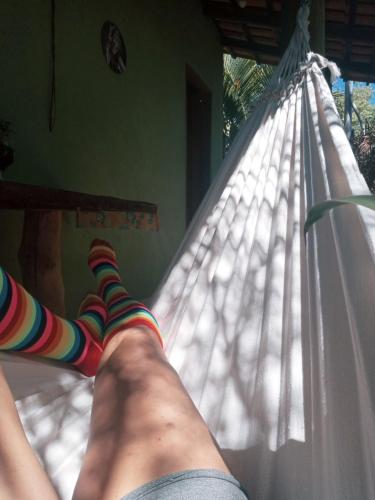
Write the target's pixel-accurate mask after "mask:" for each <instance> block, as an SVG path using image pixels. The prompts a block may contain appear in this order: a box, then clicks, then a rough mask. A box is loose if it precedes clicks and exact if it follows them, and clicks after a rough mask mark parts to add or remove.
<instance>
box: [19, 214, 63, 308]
mask: <svg viewBox="0 0 375 500" xmlns="http://www.w3.org/2000/svg"><path fill="white" fill-rule="evenodd" d="M61 227H62V213H61V212H60V211H58V210H53V211H42V210H38V211H35V210H25V215H24V224H23V233H22V241H21V246H20V249H19V251H18V260H19V262H20V266H21V271H22V283H23V286H24V287H25V288H26V290H27V291H28V292H29V293H31V294H32V295H33V296H34V297H35V298H37V299H38V300H39V302H41V303H42V304H43V305H45V306H46V307H48V309H50V310H51V311H52V312H54V313H55V314H58V315H59V316H65V300H64V282H63V276H62V271H61Z"/></svg>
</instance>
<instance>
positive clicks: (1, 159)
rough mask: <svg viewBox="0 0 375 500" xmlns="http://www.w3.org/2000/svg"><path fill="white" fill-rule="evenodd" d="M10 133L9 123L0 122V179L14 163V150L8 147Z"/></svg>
mask: <svg viewBox="0 0 375 500" xmlns="http://www.w3.org/2000/svg"><path fill="white" fill-rule="evenodd" d="M11 133H12V130H11V128H10V122H8V121H6V120H0V179H2V178H3V172H4V170H5V169H6V168H7V167H9V165H11V164H12V163H13V161H14V150H13V148H12V147H11V146H10V145H9V137H10V135H11Z"/></svg>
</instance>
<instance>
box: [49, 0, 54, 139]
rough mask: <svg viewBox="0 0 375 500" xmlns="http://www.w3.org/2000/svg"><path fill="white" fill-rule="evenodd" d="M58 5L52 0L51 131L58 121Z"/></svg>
mask: <svg viewBox="0 0 375 500" xmlns="http://www.w3.org/2000/svg"><path fill="white" fill-rule="evenodd" d="M55 18H56V6H55V0H51V61H52V75H51V98H50V107H49V131H50V132H52V130H53V128H54V126H55V121H56V33H55V20H56V19H55Z"/></svg>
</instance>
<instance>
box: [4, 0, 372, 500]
mask: <svg viewBox="0 0 375 500" xmlns="http://www.w3.org/2000/svg"><path fill="white" fill-rule="evenodd" d="M307 17H308V7H307V6H306V5H304V6H303V7H302V8H301V9H300V12H299V14H298V23H297V28H296V31H295V33H294V35H293V37H292V40H291V43H290V46H289V48H288V50H287V51H286V53H285V55H284V57H283V59H282V61H281V63H280V65H279V67H278V68H277V70H276V72H275V74H274V77H273V80H272V82H271V85H270V88H269V90H268V91H267V92H266V95H265V97H264V99H263V100H262V102H261V103H260V104H259V106H258V108H257V109H256V110H255V112H254V113H253V115H252V117H251V119H250V120H249V121H248V122H247V123H246V124H245V125H244V127H243V129H242V132H241V133H240V134H239V137H238V138H237V140H236V143H235V145H234V146H233V148H232V150H231V152H230V153H229V154H228V156H227V158H226V160H225V162H224V164H223V166H222V168H221V171H220V173H219V175H218V177H217V179H216V180H215V181H214V183H213V185H212V187H211V189H210V191H209V193H208V194H207V196H206V198H205V200H204V202H203V203H202V206H201V207H200V209H199V211H198V213H197V215H196V217H195V219H194V220H193V222H192V224H191V226H190V228H189V230H188V232H187V234H186V237H185V239H184V241H183V242H182V244H181V247H180V249H179V251H178V252H177V255H176V257H175V259H174V262H173V263H172V265H171V267H170V269H169V271H168V272H167V275H166V277H165V279H164V281H163V282H162V284H161V286H160V288H159V290H158V291H157V293H156V294H155V297H154V307H153V311H154V312H155V314H156V316H157V317H158V319H159V320H160V324H161V327H162V330H163V331H164V332H165V334H166V338H167V351H168V353H169V357H170V360H171V362H172V364H173V365H174V366H175V367H176V369H177V370H178V372H179V373H180V375H181V377H182V380H183V382H184V384H185V385H186V387H187V389H188V391H189V393H190V394H191V396H192V398H193V399H194V401H195V403H196V405H197V406H198V408H199V409H200V411H201V413H202V414H203V416H204V418H205V419H206V421H207V422H208V424H209V426H210V428H211V430H212V432H213V434H214V435H215V437H216V439H217V440H218V442H219V445H220V447H221V448H222V450H223V454H224V456H225V459H226V460H227V462H228V464H229V465H230V467H231V469H232V471H233V473H234V475H236V476H237V477H238V478H239V480H240V481H241V482H242V483H243V484H244V486H245V487H246V488H247V489H248V491H249V492H250V494H251V497H252V498H253V499H254V500H271V499H272V500H273V499H275V500H284V499H285V500H286V499H288V500H290V499H298V500H304V499H306V500H343V499H351V500H358V499H361V500H362V499H363V500H367V499H368V500H370V499H372V498H375V479H374V474H373V471H374V470H375V423H374V397H375V396H374V394H375V363H374V360H375V336H374V325H375V307H374V305H373V302H374V297H375V266H374V255H375V254H374V241H375V217H374V215H373V213H372V212H370V211H368V210H366V209H360V210H358V209H357V208H355V207H345V208H340V209H338V210H336V211H335V212H333V213H331V214H330V216H328V217H326V218H325V219H323V220H322V221H320V222H319V223H318V224H317V225H316V227H314V228H313V229H312V230H311V231H310V233H311V234H309V235H308V237H307V241H306V244H305V241H304V238H303V223H304V221H305V218H306V213H307V211H308V209H309V207H311V206H312V205H313V204H315V203H317V202H319V201H323V200H326V199H329V198H337V197H342V196H346V195H351V194H368V188H367V187H366V185H365V182H364V180H363V178H362V176H361V174H360V173H359V170H358V166H357V164H356V162H355V159H354V156H353V154H352V151H351V148H350V145H349V143H348V141H347V139H346V137H345V133H344V131H343V128H342V124H341V122H340V119H339V117H338V114H337V111H336V108H335V105H334V102H333V98H332V95H331V92H330V90H329V87H328V85H327V83H326V81H325V78H324V76H323V74H322V71H321V69H322V68H323V67H325V66H329V67H330V69H331V71H332V72H335V67H334V65H332V64H330V63H328V61H326V60H325V59H324V58H322V57H320V56H318V55H316V54H312V53H311V52H309V46H308V34H307ZM336 69H337V68H336ZM2 359H3V363H2V364H3V366H4V368H5V371H6V373H7V376H8V379H9V380H10V382H11V385H12V388H13V390H14V394H15V396H16V400H17V405H18V409H19V411H20V414H21V418H22V421H23V423H24V425H25V428H26V431H27V434H28V437H29V439H30V441H31V444H32V445H33V446H34V448H35V449H36V450H37V452H38V453H39V456H40V457H41V460H42V462H43V463H44V464H45V466H46V468H47V471H48V472H49V474H50V475H51V477H52V480H53V482H54V483H55V485H56V487H57V488H58V490H59V492H60V494H61V496H62V498H69V497H70V496H71V493H72V490H73V487H74V483H75V480H76V478H77V475H78V471H79V467H80V463H81V460H82V455H83V453H84V449H85V446H86V441H87V432H88V422H89V416H90V408H91V401H92V381H91V380H87V379H83V378H82V377H81V376H79V375H77V374H75V373H72V372H71V371H68V370H66V369H62V368H58V367H55V366H50V365H44V364H43V365H42V364H40V363H36V362H35V361H31V360H29V359H26V358H18V357H17V358H15V357H12V356H9V355H8V356H7V355H2ZM25 381H27V382H25Z"/></svg>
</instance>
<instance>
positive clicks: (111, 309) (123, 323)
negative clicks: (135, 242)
mask: <svg viewBox="0 0 375 500" xmlns="http://www.w3.org/2000/svg"><path fill="white" fill-rule="evenodd" d="M88 263H89V267H90V269H91V270H92V272H93V273H94V276H95V278H96V280H97V283H98V294H99V295H100V296H101V297H102V298H103V300H104V302H105V303H106V305H107V308H108V322H107V325H106V329H105V333H104V339H103V344H104V346H105V345H106V344H107V343H108V342H109V340H110V339H111V338H112V337H113V336H114V335H115V334H116V333H118V332H120V331H123V330H125V329H127V328H134V327H143V326H145V327H147V328H149V329H150V330H152V331H153V332H155V333H156V335H157V337H158V339H159V341H160V343H161V345H162V347H163V346H164V343H163V339H162V336H161V333H160V329H159V325H158V322H157V321H156V319H155V317H154V316H153V315H152V313H151V311H150V310H149V309H147V307H146V306H145V305H144V304H142V302H138V301H137V300H135V299H133V298H132V297H130V296H129V294H128V292H127V291H126V289H125V288H124V286H123V285H122V283H121V278H120V274H119V269H118V264H117V259H116V254H115V251H114V250H113V248H112V247H111V245H110V244H109V243H107V242H106V241H103V240H94V241H93V242H92V244H91V248H90V253H89V261H88Z"/></svg>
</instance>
